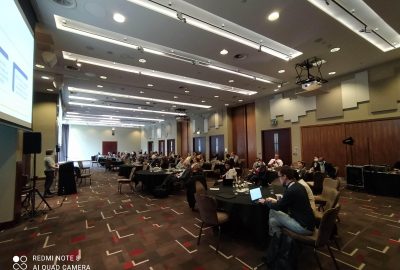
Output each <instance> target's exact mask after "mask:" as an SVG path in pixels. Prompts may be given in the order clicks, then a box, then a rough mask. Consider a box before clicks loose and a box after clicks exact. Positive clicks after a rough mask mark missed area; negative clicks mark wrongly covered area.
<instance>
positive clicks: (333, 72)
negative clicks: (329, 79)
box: [328, 71, 336, 75]
mask: <svg viewBox="0 0 400 270" xmlns="http://www.w3.org/2000/svg"><path fill="white" fill-rule="evenodd" d="M328 74H329V75H335V74H336V71H331V72H329V73H328Z"/></svg>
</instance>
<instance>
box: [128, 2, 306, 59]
mask: <svg viewBox="0 0 400 270" xmlns="http://www.w3.org/2000/svg"><path fill="white" fill-rule="evenodd" d="M127 1H129V2H132V3H134V4H137V5H139V6H142V7H144V8H147V9H150V10H153V11H155V12H158V13H160V14H163V15H165V16H168V17H170V18H173V19H175V20H180V21H182V22H183V23H187V24H190V25H192V26H194V27H197V28H200V29H203V30H205V31H207V32H210V33H214V34H216V35H219V36H222V37H225V38H227V39H230V40H232V41H235V42H238V43H241V44H243V45H246V46H249V47H251V48H253V49H256V50H260V51H262V52H265V53H268V54H271V55H273V56H276V57H278V58H281V59H284V60H286V61H289V60H290V59H293V58H295V57H297V56H299V55H301V54H302V53H301V52H299V51H297V50H295V49H292V48H289V47H288V46H285V45H283V44H281V43H279V42H277V41H274V40H272V39H270V38H267V37H265V36H263V35H260V34H258V33H256V32H254V31H252V30H250V29H247V28H244V27H242V26H240V25H238V24H235V23H233V22H231V21H228V20H226V19H224V18H222V17H219V16H217V15H215V14H213V13H210V12H208V11H206V10H204V9H201V8H199V7H196V6H194V5H192V4H189V3H187V2H185V1H181V0H175V1H173V2H168V1H160V0H158V1H148V0H127ZM221 25H224V27H221ZM260 40H262V42H260Z"/></svg>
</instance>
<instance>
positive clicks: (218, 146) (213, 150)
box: [210, 135, 224, 160]
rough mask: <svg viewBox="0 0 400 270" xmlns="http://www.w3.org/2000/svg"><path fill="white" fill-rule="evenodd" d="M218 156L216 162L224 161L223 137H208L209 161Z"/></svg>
mask: <svg viewBox="0 0 400 270" xmlns="http://www.w3.org/2000/svg"><path fill="white" fill-rule="evenodd" d="M215 155H218V160H223V159H224V135H215V136H210V159H211V158H213V157H214V156H215Z"/></svg>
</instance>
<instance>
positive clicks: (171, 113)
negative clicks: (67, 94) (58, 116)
mask: <svg viewBox="0 0 400 270" xmlns="http://www.w3.org/2000/svg"><path fill="white" fill-rule="evenodd" d="M68 104H69V105H75V106H82V107H94V108H103V109H109V110H123V111H132V112H147V113H161V114H169V115H181V116H183V115H186V114H185V113H177V112H163V111H155V110H145V109H135V108H131V107H119V106H111V105H101V104H91V103H82V102H74V101H70V102H68Z"/></svg>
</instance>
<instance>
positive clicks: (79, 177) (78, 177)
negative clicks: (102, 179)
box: [74, 167, 92, 185]
mask: <svg viewBox="0 0 400 270" xmlns="http://www.w3.org/2000/svg"><path fill="white" fill-rule="evenodd" d="M74 171H75V177H76V181H78V180H81V181H80V182H79V185H81V184H82V180H83V179H85V185H86V179H87V178H89V185H92V174H91V173H82V171H81V169H80V168H79V167H74Z"/></svg>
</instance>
